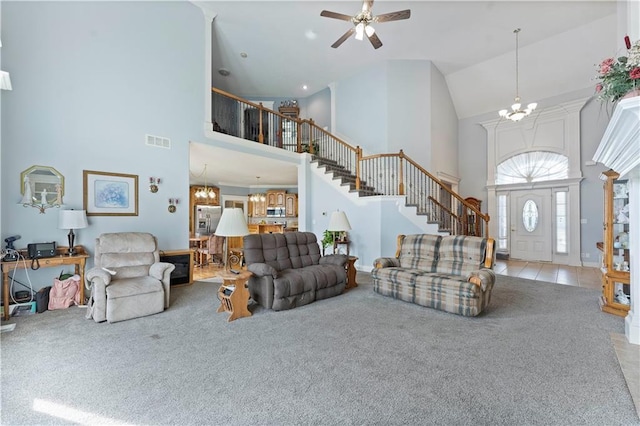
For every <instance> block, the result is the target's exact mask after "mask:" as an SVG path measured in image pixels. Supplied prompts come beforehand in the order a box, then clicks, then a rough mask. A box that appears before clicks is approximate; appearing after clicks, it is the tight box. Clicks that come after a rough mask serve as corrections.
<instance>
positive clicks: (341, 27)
mask: <svg viewBox="0 0 640 426" xmlns="http://www.w3.org/2000/svg"><path fill="white" fill-rule="evenodd" d="M194 3H195V4H197V5H198V6H200V7H202V8H203V9H205V10H206V11H207V12H208V13H209V14H213V15H215V18H214V20H213V25H212V28H213V40H212V42H213V43H212V50H213V51H212V66H213V70H212V82H213V85H214V86H215V87H219V88H222V89H224V90H226V91H229V92H230V93H233V94H236V95H238V96H241V97H244V98H258V97H276V98H305V97H307V96H309V95H311V94H313V93H315V92H318V91H320V90H323V89H325V88H326V87H327V86H328V85H329V84H331V83H333V82H337V81H340V80H341V79H344V78H346V77H349V76H352V75H354V74H356V73H358V72H359V71H360V70H363V69H365V68H366V67H368V66H370V65H372V64H376V63H380V62H384V61H389V60H395V59H415V60H430V61H432V62H433V64H434V65H435V66H436V67H437V68H438V69H439V70H440V72H442V74H443V75H444V76H445V78H446V81H447V85H448V87H449V91H450V94H451V97H452V99H453V102H454V105H455V108H456V112H457V114H458V118H466V117H472V116H475V115H479V114H484V113H488V112H492V111H497V110H499V109H502V108H506V107H507V106H509V105H510V104H511V103H512V101H513V98H514V96H515V36H514V34H513V30H514V29H515V28H521V29H522V31H521V32H520V51H519V58H520V62H519V64H520V90H519V92H520V95H521V97H522V99H523V102H524V103H528V102H539V101H540V100H541V99H543V98H548V97H552V96H555V95H559V94H562V93H568V92H572V91H575V90H579V89H584V88H586V87H592V86H593V85H594V84H595V82H594V76H595V64H597V63H598V62H599V61H601V60H602V59H603V58H604V57H606V56H612V55H615V54H616V53H617V52H616V49H617V48H618V47H621V45H622V41H621V40H620V43H618V42H617V40H616V34H617V33H616V25H617V19H616V15H615V13H616V2H615V1H614V0H608V1H589V0H586V1H539V0H538V1H520V0H515V1H514V0H512V1H500V0H498V1H484V0H480V1H455V0H447V1H382V0H377V1H375V2H374V5H373V13H374V15H378V14H383V13H388V12H393V11H397V10H402V9H411V18H410V19H409V20H403V21H396V22H386V23H379V24H377V25H376V26H375V28H376V34H378V36H379V37H380V39H381V41H382V42H383V46H382V47H381V48H380V49H377V50H375V49H373V47H372V46H371V44H370V43H369V42H368V41H367V40H366V38H365V40H363V41H357V40H355V39H354V38H350V39H348V40H347V41H345V42H344V44H342V46H340V47H339V48H337V49H333V48H331V47H330V46H331V44H332V43H333V42H334V41H336V40H337V39H338V38H339V37H340V36H341V35H342V34H344V33H345V32H346V31H347V30H348V29H349V28H350V26H351V25H352V24H351V23H349V22H345V21H340V20H336V19H329V18H325V17H321V16H320V12H321V11H322V10H330V11H334V12H338V13H342V14H346V15H354V14H356V13H357V12H358V11H359V10H360V9H361V5H362V3H361V2H360V1H306V0H295V1H204V2H194ZM243 53H244V54H246V57H243V55H242V54H243ZM220 68H224V69H227V70H228V71H229V72H230V75H228V76H226V77H223V76H221V75H220V74H219V73H218V69H220ZM303 85H307V86H308V89H307V90H303V89H302V86H303ZM543 106H544V105H541V107H543ZM254 179H255V178H254Z"/></svg>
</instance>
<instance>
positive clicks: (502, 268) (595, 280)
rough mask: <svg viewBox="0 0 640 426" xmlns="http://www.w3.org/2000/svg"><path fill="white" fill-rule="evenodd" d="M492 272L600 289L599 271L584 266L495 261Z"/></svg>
mask: <svg viewBox="0 0 640 426" xmlns="http://www.w3.org/2000/svg"><path fill="white" fill-rule="evenodd" d="M494 271H495V272H496V274H498V275H507V276H510V277H519V278H527V279H530V280H538V281H546V282H551V283H556V284H563V285H573V286H576V287H584V288H590V289H593V290H599V289H600V288H602V281H601V279H600V277H601V273H600V269H598V268H591V267H586V266H566V265H556V264H553V263H538V262H527V261H524V260H496V265H495V267H494Z"/></svg>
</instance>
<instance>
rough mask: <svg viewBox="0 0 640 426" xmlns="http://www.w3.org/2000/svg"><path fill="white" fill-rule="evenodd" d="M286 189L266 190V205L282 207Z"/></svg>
mask: <svg viewBox="0 0 640 426" xmlns="http://www.w3.org/2000/svg"><path fill="white" fill-rule="evenodd" d="M285 194H286V191H279V190H270V191H267V207H284V203H285V201H284V197H285Z"/></svg>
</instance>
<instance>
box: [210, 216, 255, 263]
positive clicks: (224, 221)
mask: <svg viewBox="0 0 640 426" xmlns="http://www.w3.org/2000/svg"><path fill="white" fill-rule="evenodd" d="M215 234H216V235H218V236H220V237H225V239H224V267H225V269H229V261H228V260H229V259H228V257H229V244H228V238H227V237H243V236H245V235H247V234H249V228H248V227H247V221H245V220H244V211H243V210H242V209H236V208H231V207H227V208H225V209H224V210H223V211H222V216H221V217H220V222H219V223H218V227H217V228H216V231H215Z"/></svg>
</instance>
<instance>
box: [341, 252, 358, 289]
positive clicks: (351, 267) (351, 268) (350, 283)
mask: <svg viewBox="0 0 640 426" xmlns="http://www.w3.org/2000/svg"><path fill="white" fill-rule="evenodd" d="M356 260H358V258H357V257H356V256H349V258H348V259H347V264H346V265H345V269H346V270H347V286H346V287H345V288H344V289H345V290H349V289H350V288H354V287H358V283H357V282H356V267H355V263H356Z"/></svg>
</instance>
